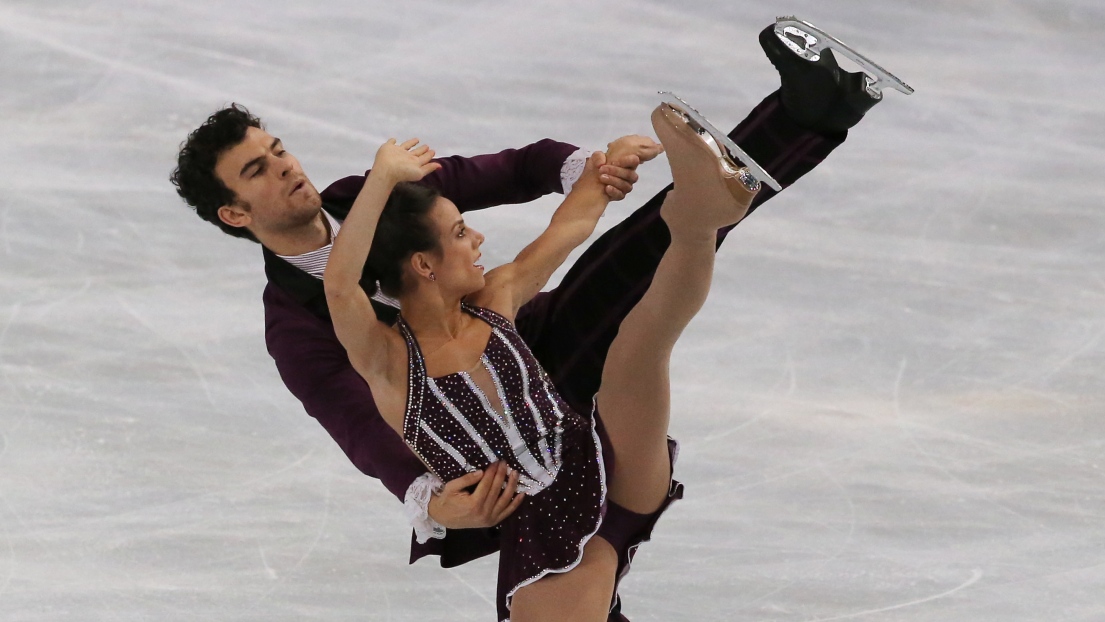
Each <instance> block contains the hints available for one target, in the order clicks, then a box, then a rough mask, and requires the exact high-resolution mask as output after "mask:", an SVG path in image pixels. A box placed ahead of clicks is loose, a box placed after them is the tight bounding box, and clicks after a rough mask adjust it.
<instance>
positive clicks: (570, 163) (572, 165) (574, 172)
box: [560, 149, 594, 194]
mask: <svg viewBox="0 0 1105 622" xmlns="http://www.w3.org/2000/svg"><path fill="white" fill-rule="evenodd" d="M592 153H594V152H593V151H588V150H586V149H576V150H575V152H574V153H572V155H570V156H568V159H566V160H564V165H563V166H561V167H560V188H561V190H562V191H563V192H564V194H568V193H569V192H570V191H571V190H572V186H574V185H575V184H576V182H577V181H579V176H580V175H582V174H583V169H584V168H585V167H586V166H587V158H589V157H591V154H592Z"/></svg>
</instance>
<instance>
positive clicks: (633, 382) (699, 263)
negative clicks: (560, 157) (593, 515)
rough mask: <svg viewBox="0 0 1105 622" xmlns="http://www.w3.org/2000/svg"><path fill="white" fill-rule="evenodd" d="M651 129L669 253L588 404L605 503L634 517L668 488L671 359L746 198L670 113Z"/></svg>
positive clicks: (658, 114) (661, 112)
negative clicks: (723, 231)
mask: <svg viewBox="0 0 1105 622" xmlns="http://www.w3.org/2000/svg"><path fill="white" fill-rule="evenodd" d="M652 121H653V127H654V128H655V130H656V133H657V135H658V136H659V138H660V142H661V143H663V145H664V147H665V149H666V151H667V154H668V161H669V163H670V165H671V169H672V177H673V178H674V180H675V189H674V190H673V191H672V192H670V193H668V197H667V199H666V200H665V202H664V205H663V207H661V209H660V214H661V216H662V217H663V218H664V221H665V223H666V224H667V225H668V229H669V231H670V232H671V243H670V245H669V246H668V248H667V251H666V252H665V253H664V256H663V258H662V259H661V260H660V263H659V265H658V266H657V268H656V274H655V276H654V277H653V279H652V283H651V284H650V285H649V288H648V290H647V291H646V292H645V294H644V296H643V297H642V298H641V300H640V302H638V303H637V305H636V306H634V307H633V309H632V310H631V311H630V312H629V314H628V315H627V316H626V318H625V320H623V321H622V323H621V327H620V329H619V331H618V335H617V337H615V339H614V341H613V343H612V344H611V345H610V351H609V353H608V355H607V358H606V364H605V366H604V367H603V371H602V384H601V386H600V387H599V391H598V397H597V404H598V410H599V413H600V415H601V416H602V421H603V424H604V425H605V427H606V431H607V433H608V434H609V437H610V442H611V444H612V445H613V447H614V454H615V462H614V464H615V471H614V474H613V476H612V477H611V481H610V482H608V484H609V491H610V492H609V494H610V500H611V501H614V502H615V503H618V504H619V505H621V506H623V507H625V508H626V509H629V510H631V511H634V512H638V513H641V514H648V513H651V512H653V511H655V510H656V509H657V508H659V507H660V504H661V503H662V502H663V501H664V499H665V498H666V497H667V493H668V484H669V481H670V478H671V472H670V461H669V458H668V447H667V432H668V415H669V404H670V386H669V378H668V364H669V361H670V359H671V352H672V349H673V347H674V346H675V342H676V341H677V340H678V339H679V335H680V334H681V333H682V332H683V329H684V328H686V326H687V324H689V323H690V321H691V318H693V317H694V316H695V314H697V313H698V310H699V309H701V308H702V305H703V303H704V302H705V301H706V295H707V294H708V293H709V291H710V280H711V278H712V276H713V267H714V249H715V245H716V243H717V230H718V229H720V228H722V227H724V226H726V225H730V224H733V223H735V222H738V221H740V219H741V218H743V217H744V215H745V213H746V212H747V210H748V206H749V204H750V203H751V201H752V198H753V197H754V196H755V193H754V192H751V191H748V190H747V189H745V188H744V187H743V185H741V184H740V182H739V181H738V180H737V179H734V178H730V177H727V176H725V175H724V174H723V173H722V172H721V169H720V167H719V165H718V162H717V159H716V158H715V157H714V155H713V154H712V152H710V151H709V149H708V148H707V147H706V146H705V144H703V143H702V142H701V140H700V139H699V138H698V135H697V134H696V133H695V132H694V131H693V130H691V129H690V128H689V127H687V126H686V124H684V123H683V122H682V121H681V120H679V118H678V117H677V116H676V115H675V113H673V112H671V111H670V110H668V109H666V107H664V106H661V107H660V108H657V109H656V111H654V112H653V115H652Z"/></svg>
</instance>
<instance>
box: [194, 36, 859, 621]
mask: <svg viewBox="0 0 1105 622" xmlns="http://www.w3.org/2000/svg"><path fill="white" fill-rule="evenodd" d="M760 43H761V46H762V47H763V48H764V50H765V51H766V52H767V54H768V57H769V59H770V60H771V62H772V63H773V64H774V65H775V67H776V69H777V70H778V71H779V73H780V75H781V79H782V86H781V89H780V90H779V91H776V92H775V93H772V94H771V95H769V96H768V97H767V98H765V99H764V100H763V101H762V102H761V103H760V104H759V105H758V106H757V107H756V108H755V109H753V111H752V113H751V114H750V115H749V116H748V118H746V119H745V120H744V121H743V122H741V124H740V125H738V126H737V127H736V128H735V129H734V130H733V131H732V132H731V133H730V134H729V136H730V138H732V139H733V140H734V141H735V142H736V143H737V144H738V145H740V146H741V148H742V149H744V150H745V151H746V152H748V154H749V155H751V156H752V157H753V158H754V159H756V160H757V161H758V162H759V163H760V164H761V165H763V166H764V167H765V168H766V169H767V170H768V172H770V173H771V174H772V175H773V176H774V177H775V178H776V179H777V180H778V181H779V182H780V183H781V184H782V185H783V186H784V187H786V186H789V185H790V184H792V183H794V182H795V181H796V180H797V179H798V178H800V177H801V176H802V175H804V174H805V173H807V172H808V171H810V170H812V169H813V167H814V166H816V165H817V164H818V163H819V162H821V161H822V160H823V159H824V158H825V157H826V156H828V154H829V153H830V152H832V150H833V149H835V148H836V147H837V146H838V145H840V144H841V143H842V142H843V141H844V139H845V137H846V135H847V130H848V129H849V128H850V127H852V126H854V125H855V124H856V123H858V122H859V120H860V119H861V118H862V117H863V115H864V113H865V112H866V111H867V110H868V109H870V108H871V107H872V106H873V105H874V104H875V103H877V101H878V100H877V99H875V98H872V97H871V96H870V95H869V94H867V93H866V92H864V91H863V86H862V79H860V78H859V76H858V74H848V73H846V72H843V71H842V70H840V69H839V67H838V66H837V65H836V62H835V60H834V59H833V57H832V53H831V52H825V53H823V54H822V55H821V57H820V60H818V61H816V62H809V61H807V60H804V59H802V58H800V57H799V56H797V55H796V54H794V53H792V52H791V51H790V50H788V49H787V48H786V47H785V45H784V43H783V42H782V41H781V39H780V38H779V37H777V36H776V35H775V33H774V32H773V29H772V27H770V26H769V27H768V28H767V29H765V30H764V31H763V32H762V33H761V35H760ZM659 151H660V148H659V147H658V146H657V145H655V143H653V142H652V141H651V140H650V139H645V138H641V137H624V138H621V139H618V140H616V141H614V142H613V143H611V144H610V146H609V151H608V152H607V153H606V158H605V161H606V165H604V166H603V168H602V169H601V172H602V173H603V175H604V177H603V181H604V182H605V183H607V184H608V187H607V191H608V193H609V194H610V195H611V196H612V198H621V197H623V196H624V195H625V193H627V192H629V190H630V189H631V187H632V183H633V182H634V181H635V180H636V174H635V172H634V169H635V168H636V166H637V165H638V164H639V163H640V162H643V161H647V160H649V159H652V158H653V157H655V156H656V155H657V154H658V153H659ZM583 159H585V155H584V154H580V153H579V150H577V148H576V147H575V146H572V145H568V144H565V143H559V142H555V141H552V140H548V139H546V140H542V141H539V142H537V143H534V144H531V145H528V146H526V147H523V148H521V149H517V150H506V151H503V152H500V153H497V154H491V155H483V156H476V157H472V158H463V157H457V156H453V157H448V158H440V159H438V160H436V161H437V162H439V163H440V164H441V167H442V168H441V169H440V170H439V171H437V172H435V173H433V174H431V175H429V176H427V177H426V179H425V180H424V183H426V184H428V185H431V186H433V187H435V188H437V189H438V190H439V191H440V192H441V194H442V195H443V196H445V197H446V198H448V199H450V200H452V201H453V202H454V203H455V204H456V205H457V207H458V208H459V209H460V210H461V211H462V212H464V211H469V210H475V209H482V208H485V207H489V206H492V205H501V204H508V203H522V202H526V201H530V200H532V199H534V198H537V197H539V196H542V195H544V194H547V193H549V192H563V191H565V190H566V189H567V188H568V187H570V185H571V183H572V182H573V180H574V179H575V178H578V171H575V174H574V175H573V170H574V169H578V168H579V166H580V165H581V163H582V161H583ZM364 179H365V178H364V176H353V177H347V178H345V179H341V180H339V181H337V182H335V183H334V184H332V185H330V186H329V187H327V188H326V189H325V190H323V191H322V192H321V193H318V192H316V191H315V190H314V187H313V186H312V185H311V184H310V182H309V181H308V179H307V177H306V175H305V174H304V173H303V170H302V168H301V167H300V166H299V163H298V162H297V161H296V160H295V159H294V158H293V157H292V156H291V155H290V154H288V153H287V152H286V151H285V150H284V149H283V146H282V145H281V144H280V141H279V140H278V139H275V138H273V137H272V136H271V135H269V134H268V133H266V132H265V131H264V130H263V128H262V126H261V124H260V122H259V120H257V119H256V118H255V117H252V116H250V115H249V114H248V113H247V112H245V110H244V109H241V108H239V107H237V106H234V107H231V108H227V109H224V110H221V111H219V112H217V113H215V114H214V115H212V117H210V118H209V119H208V121H207V122H206V123H205V124H204V125H203V126H201V127H200V128H199V129H197V130H196V131H195V132H193V134H192V135H191V136H189V138H188V141H187V142H186V143H185V144H184V145H183V147H182V149H181V152H180V156H179V167H178V168H177V170H176V171H174V173H173V177H172V180H173V183H174V184H176V185H177V188H178V192H179V194H180V195H181V196H182V197H183V198H184V199H185V201H187V202H188V203H189V204H190V205H192V206H193V207H195V208H196V210H197V213H199V215H200V216H201V217H203V218H205V219H206V220H209V221H211V222H213V223H215V224H216V225H218V226H219V227H220V228H222V229H223V230H224V231H225V232H227V233H229V234H231V235H236V236H238V237H245V238H248V239H253V240H254V241H259V242H260V243H261V244H262V245H263V249H262V252H263V254H264V257H265V270H266V274H267V276H268V280H269V284H268V286H267V287H266V289H265V292H264V295H263V300H264V304H265V311H266V341H267V344H268V349H269V352H270V354H271V355H272V356H273V359H274V360H275V361H276V365H277V367H278V369H279V371H280V374H281V378H282V379H283V380H284V383H285V384H286V385H287V386H288V388H289V389H290V390H291V391H292V393H293V394H294V395H295V396H296V397H297V398H299V399H300V401H301V402H302V403H303V405H304V408H305V409H306V411H307V412H308V414H310V415H311V416H312V417H314V418H315V419H317V420H318V421H319V423H321V424H322V425H323V427H325V428H326V430H327V431H328V432H329V433H330V435H331V436H332V437H333V438H334V440H335V441H337V442H338V444H339V445H340V446H341V447H342V449H343V450H344V451H345V453H346V455H347V456H348V457H349V458H350V460H351V461H352V462H353V463H354V464H355V465H356V466H357V468H359V469H360V470H361V471H362V472H364V473H365V474H367V475H369V476H372V477H377V478H379V479H380V480H381V481H382V482H383V483H384V485H385V486H386V487H387V488H388V490H390V491H391V492H392V493H393V494H395V495H396V497H398V498H399V499H401V500H405V502H406V505H407V507H408V513H409V515H410V516H411V518H412V523H413V524H415V525H416V528H417V530H418V532H419V537H418V540H424V539H426V537H429V540H428V541H427V542H417V541H416V542H412V554H411V561H412V562H413V561H415V560H416V559H418V558H420V557H422V556H424V555H427V554H436V555H440V556H441V564H442V566H445V567H450V566H454V565H458V564H461V563H464V562H466V561H469V560H471V559H474V558H476V557H479V556H481V555H484V554H487V553H490V552H493V551H494V550H496V548H497V544H496V541H495V532H494V529H493V526H494V525H495V524H497V523H498V522H500V521H501V520H502V518H504V517H505V516H506V515H508V514H509V513H510V512H511V511H513V508H514V507H517V503H518V500H517V499H513V490H514V489H513V485H512V484H513V481H514V480H513V479H511V478H512V477H513V476H508V475H507V474H506V473H505V470H504V469H500V468H491V469H488V472H487V473H474V474H470V475H469V476H466V477H464V478H460V479H459V480H455V481H453V482H449V483H447V484H445V485H444V488H443V489H442V488H441V483H439V482H433V481H432V480H433V476H432V475H429V474H427V472H426V468H425V467H424V466H423V465H422V463H421V462H420V461H419V460H418V459H417V458H416V457H415V456H414V455H413V454H412V453H411V451H410V450H409V449H408V448H407V447H406V445H404V444H403V442H402V441H401V439H400V438H399V436H398V435H396V434H395V432H394V431H392V430H391V429H390V428H389V427H388V426H387V424H385V423H384V421H383V419H382V418H381V417H380V415H379V412H378V411H377V410H376V407H375V404H374V402H373V399H372V393H371V391H370V390H369V388H368V386H367V385H366V384H365V383H364V382H363V381H362V379H361V378H360V376H359V375H357V373H356V372H355V371H354V370H353V368H352V367H351V365H350V364H349V361H348V359H347V358H346V354H345V351H344V349H343V348H342V347H341V345H340V343H339V342H338V340H337V338H336V337H335V335H334V331H333V326H332V325H331V323H330V321H329V313H328V310H327V307H326V301H325V295H324V292H323V284H322V280H321V278H322V271H323V268H324V267H325V264H326V258H327V257H328V254H329V248H330V244H331V242H332V240H333V237H334V235H335V234H336V230H337V229H338V228H339V227H340V223H341V220H342V219H343V218H344V217H345V215H346V214H348V211H349V208H350V206H351V205H352V202H353V200H354V198H355V197H356V195H357V193H358V192H359V190H360V188H361V186H362V185H363V183H364ZM670 188H671V187H670V186H669V187H668V189H670ZM666 192H667V189H666V190H665V191H664V192H661V193H660V194H659V195H657V196H656V197H654V198H652V199H651V200H649V201H648V202H647V203H645V205H644V206H642V207H641V208H639V209H638V210H637V211H636V212H634V213H633V214H632V215H631V216H629V217H628V218H627V219H626V220H625V221H624V222H622V223H620V224H618V225H617V226H615V227H614V228H613V229H611V230H609V231H608V232H607V233H606V234H604V235H603V236H601V237H600V238H599V239H598V240H596V241H595V242H594V244H592V245H591V246H590V247H589V248H588V249H587V251H586V252H585V253H584V254H583V255H582V256H581V257H580V259H579V260H578V261H577V262H576V264H575V265H574V266H573V267H572V268H571V270H570V271H569V272H568V273H567V275H566V276H565V278H564V280H563V281H562V282H561V284H560V285H559V286H558V287H557V288H556V289H554V290H552V291H550V292H544V293H542V294H540V295H539V296H538V297H537V298H535V299H534V300H533V301H532V302H530V303H529V304H527V305H526V306H525V307H523V308H522V310H521V311H519V313H518V315H517V321H516V324H517V327H518V330H519V332H520V333H521V334H522V336H523V337H524V338H525V340H526V341H527V343H528V344H529V345H530V347H531V349H532V350H533V352H534V354H535V355H536V356H537V358H538V359H539V360H540V361H541V363H542V365H544V367H545V369H546V370H547V371H548V373H549V374H550V375H551V376H552V378H553V380H554V383H555V384H556V386H557V387H558V388H559V389H560V390H561V393H562V395H563V397H564V398H565V399H566V400H567V401H568V402H569V403H570V404H571V405H572V406H573V407H574V408H577V409H580V410H586V409H589V408H590V400H591V396H592V395H593V394H594V393H595V390H596V388H597V386H598V383H599V380H600V377H601V371H602V366H603V360H604V357H605V355H606V350H607V348H608V347H609V345H610V342H611V341H612V340H613V337H614V335H615V334H616V333H617V330H618V326H619V324H620V322H621V319H622V318H623V317H625V315H626V313H627V312H628V311H629V309H631V308H632V307H633V306H634V304H635V303H636V301H637V300H638V299H639V298H640V296H641V295H642V294H643V293H644V291H645V290H646V289H647V287H648V285H649V282H650V280H651V277H652V273H653V271H654V270H655V268H656V265H657V263H658V261H659V259H660V257H661V256H662V255H663V252H664V249H665V248H666V247H667V245H668V243H669V241H670V238H669V237H668V232H667V227H666V226H665V225H664V223H663V221H662V220H661V219H660V217H659V207H660V204H661V203H662V202H663V198H664V196H665V194H666ZM774 194H775V193H774V192H773V191H771V190H770V189H768V188H764V189H763V190H762V191H761V192H760V193H759V195H758V196H757V198H756V200H755V202H754V203H753V204H752V208H751V209H750V210H749V213H751V211H753V210H755V209H756V208H757V207H758V206H759V205H760V204H762V203H763V202H764V201H767V200H769V199H770V198H771V197H772V196H773V195H774ZM729 229H731V227H730V228H729ZM729 229H725V230H722V231H719V232H718V244H720V243H721V241H722V240H723V239H724V238H725V236H726V234H727V233H728V231H729ZM378 302H380V304H377V305H375V306H376V309H377V314H378V316H379V317H380V318H381V319H384V320H387V321H391V320H393V319H394V317H395V315H396V312H395V309H394V308H391V307H389V306H387V304H386V301H382V302H381V301H378ZM504 484H506V486H505V487H504ZM472 486H475V489H474V490H473V491H471V492H469V491H468V490H467V489H469V488H470V487H472ZM468 528H478V529H468ZM614 619H617V618H614Z"/></svg>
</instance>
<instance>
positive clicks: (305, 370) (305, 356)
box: [264, 285, 426, 501]
mask: <svg viewBox="0 0 1105 622" xmlns="http://www.w3.org/2000/svg"><path fill="white" fill-rule="evenodd" d="M264 303H265V342H266V344H267V346H268V350H269V354H270V355H271V356H272V358H273V360H274V361H275V362H276V368H277V370H278V371H279V372H280V377H281V379H282V380H283V381H284V384H285V385H286V386H287V387H288V389H289V390H290V391H291V392H292V395H294V396H295V397H296V398H298V399H299V401H300V402H302V403H303V408H304V409H305V410H306V411H307V414H309V415H310V416H311V417H314V418H315V420H317V421H318V422H319V423H320V424H321V425H322V427H324V428H325V429H326V431H327V432H328V433H329V434H330V436H331V437H332V438H333V439H334V440H335V441H336V442H337V443H338V445H339V446H340V447H341V449H342V451H344V452H345V455H346V456H348V458H349V460H350V461H351V462H352V463H353V465H354V466H356V467H357V469H358V470H360V471H361V472H362V473H364V474H365V475H368V476H369V477H375V478H377V479H379V480H380V481H381V482H382V483H383V484H384V486H385V487H386V488H387V489H388V490H389V491H390V492H391V493H392V494H393V495H395V496H396V498H398V499H399V500H400V501H402V500H403V499H404V497H405V495H406V493H407V489H408V488H409V487H410V485H411V483H412V482H414V480H415V479H416V478H418V477H419V476H421V475H423V474H424V473H426V467H425V466H424V465H423V464H422V462H421V461H420V460H418V458H417V457H415V455H414V454H413V453H411V451H410V449H409V448H408V447H407V446H406V444H405V443H403V440H402V439H401V438H400V437H399V435H398V434H396V433H395V431H394V430H393V429H392V428H391V427H390V426H388V425H387V423H386V422H385V421H384V419H383V417H381V416H380V413H379V411H378V410H377V409H376V402H375V400H374V399H373V397H372V391H371V390H370V389H369V388H368V384H366V383H365V381H364V379H362V378H361V376H360V375H359V374H357V372H356V371H355V370H354V369H353V366H352V365H350V364H349V358H348V356H347V355H346V352H345V349H344V348H342V346H341V343H339V342H338V338H337V335H335V334H334V328H333V326H332V325H331V324H330V323H328V322H326V321H324V320H322V319H320V318H317V317H315V316H314V315H312V314H311V312H310V311H308V310H307V309H306V308H305V307H303V306H302V305H299V304H298V303H296V302H295V301H294V300H293V299H292V298H291V297H290V296H288V295H287V294H285V293H284V292H283V291H282V290H280V289H279V288H278V287H276V286H274V285H269V286H268V287H267V288H265V293H264Z"/></svg>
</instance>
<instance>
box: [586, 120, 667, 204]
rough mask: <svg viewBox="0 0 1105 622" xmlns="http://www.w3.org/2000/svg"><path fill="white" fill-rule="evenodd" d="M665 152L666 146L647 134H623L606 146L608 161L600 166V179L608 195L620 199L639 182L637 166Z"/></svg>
mask: <svg viewBox="0 0 1105 622" xmlns="http://www.w3.org/2000/svg"><path fill="white" fill-rule="evenodd" d="M663 152H664V147H663V146H662V145H660V144H659V143H657V142H656V141H654V140H652V139H651V138H649V137H647V136H636V135H630V136H622V137H621V138H619V139H617V140H615V141H614V142H612V143H610V144H609V145H607V146H606V162H605V163H604V164H603V165H602V166H600V167H599V174H600V177H599V181H601V182H602V183H604V184H606V195H607V196H609V197H610V199H611V200H613V201H620V200H622V199H624V198H625V195H627V194H629V193H630V192H631V191H632V190H633V184H635V183H637V179H638V177H637V172H636V171H637V167H638V166H640V165H641V163H642V162H648V161H649V160H651V159H653V158H655V157H656V156H658V155H660V154H661V153H663Z"/></svg>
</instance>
